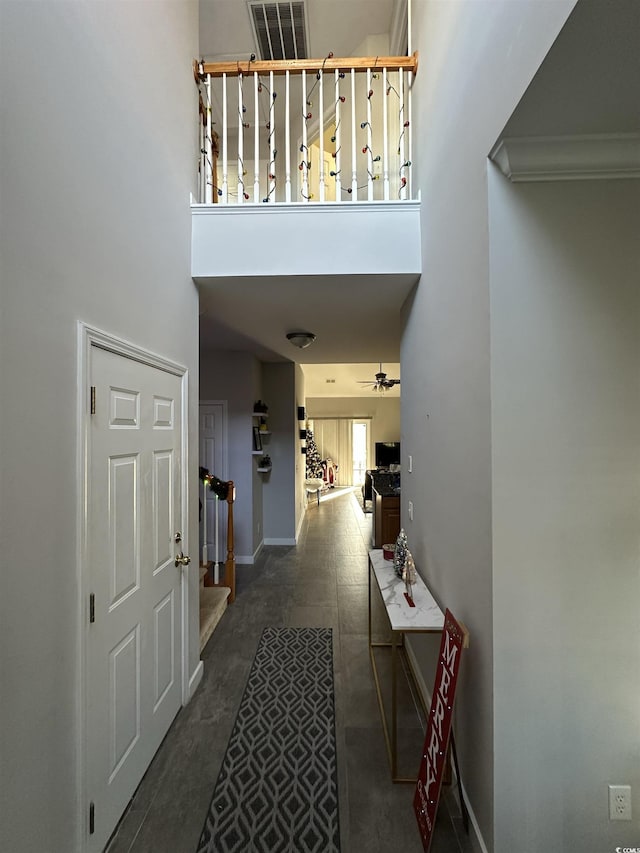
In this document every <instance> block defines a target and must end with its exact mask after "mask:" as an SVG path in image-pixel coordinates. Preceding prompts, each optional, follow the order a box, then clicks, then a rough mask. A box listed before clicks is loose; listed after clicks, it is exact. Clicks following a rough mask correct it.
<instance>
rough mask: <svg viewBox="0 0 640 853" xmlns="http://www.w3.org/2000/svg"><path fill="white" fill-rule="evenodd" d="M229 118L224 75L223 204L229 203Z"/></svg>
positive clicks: (223, 76)
mask: <svg viewBox="0 0 640 853" xmlns="http://www.w3.org/2000/svg"><path fill="white" fill-rule="evenodd" d="M228 130H229V127H228V117H227V75H226V74H223V75H222V187H221V189H222V203H223V204H228V203H229V185H228V164H227V151H228V145H227V142H228V140H227V133H228Z"/></svg>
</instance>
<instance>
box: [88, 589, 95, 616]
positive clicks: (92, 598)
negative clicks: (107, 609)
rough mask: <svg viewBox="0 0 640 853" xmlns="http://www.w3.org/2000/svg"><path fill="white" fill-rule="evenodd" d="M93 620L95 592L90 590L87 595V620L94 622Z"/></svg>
mask: <svg viewBox="0 0 640 853" xmlns="http://www.w3.org/2000/svg"><path fill="white" fill-rule="evenodd" d="M95 621H96V597H95V594H94V593H93V592H92V593H91V594H90V595H89V622H95Z"/></svg>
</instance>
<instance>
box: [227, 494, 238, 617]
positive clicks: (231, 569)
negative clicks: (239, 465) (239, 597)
mask: <svg viewBox="0 0 640 853" xmlns="http://www.w3.org/2000/svg"><path fill="white" fill-rule="evenodd" d="M235 498H236V489H235V486H234V485H233V480H229V483H228V490H227V559H226V561H225V564H224V570H225V571H224V574H225V585H226V586H228V587H229V588H230V589H231V592H230V593H229V604H233V602H234V601H235V600H236V558H235V554H234V553H233V549H234V538H233V502H234V500H235Z"/></svg>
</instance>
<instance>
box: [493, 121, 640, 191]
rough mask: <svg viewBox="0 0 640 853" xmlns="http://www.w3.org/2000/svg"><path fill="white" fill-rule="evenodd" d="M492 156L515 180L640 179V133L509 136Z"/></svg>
mask: <svg viewBox="0 0 640 853" xmlns="http://www.w3.org/2000/svg"><path fill="white" fill-rule="evenodd" d="M489 157H490V159H491V160H493V162H494V163H495V164H496V165H497V166H498V168H499V169H500V171H501V172H502V173H503V175H505V176H506V177H507V178H509V180H510V181H513V182H514V183H516V182H519V181H582V180H596V179H605V178H606V179H611V178H640V133H603V134H585V135H582V136H529V137H520V138H516V137H513V138H505V139H501V140H500V142H498V144H497V145H496V146H495V147H494V148H493V150H492V151H491V153H490V154H489Z"/></svg>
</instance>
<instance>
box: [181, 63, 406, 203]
mask: <svg viewBox="0 0 640 853" xmlns="http://www.w3.org/2000/svg"><path fill="white" fill-rule="evenodd" d="M417 65H418V57H417V53H414V54H412V55H411V56H401V57H398V56H395V57H393V56H389V57H350V58H346V59H345V58H335V57H331V56H329V57H326V58H325V59H322V60H314V59H311V60H280V61H274V62H271V61H261V60H255V59H253V60H247V61H240V62H238V61H236V62H217V63H212V62H199V61H196V62H194V76H195V78H196V81H197V83H198V86H199V88H200V110H201V113H202V114H203V115H202V119H201V128H200V140H201V158H200V161H199V168H200V176H199V178H200V179H199V186H200V200H201V202H203V203H212V202H214V203H215V202H218V201H219V202H221V203H222V204H228V203H229V200H230V195H231V196H232V197H233V196H234V195H236V192H235V186H234V188H233V191H232V192H231V193H229V177H230V175H229V155H230V154H231V157H232V161H236V160H237V170H238V174H237V201H236V199H232V200H233V202H234V203H238V204H242V203H244V202H247V201H249V193H248V192H247V189H248V186H249V184H248V183H247V181H246V180H245V175H246V174H247V173H248V169H247V166H248V163H247V162H246V160H247V155H248V149H247V146H245V144H244V130H245V129H246V128H248V127H249V124H248V122H247V118H248V116H246V115H244V110H245V103H244V95H243V81H244V79H245V78H246V79H247V80H248V79H251V76H253V87H250V91H251V89H252V90H253V91H252V96H253V98H254V109H253V111H252V112H253V115H252V117H251V119H252V120H253V124H254V133H253V149H254V150H253V157H254V164H253V174H252V177H251V178H250V179H249V183H250V182H251V181H252V182H253V192H251V201H252V202H253V203H254V204H256V203H259V202H265V201H270V202H278V203H282V202H285V203H291V202H293V201H302V202H303V203H306V202H308V201H309V199H310V198H311V197H312V195H316V198H315V199H314V201H320V202H324V201H326V199H327V195H328V190H327V187H328V181H329V179H330V178H333V179H334V186H335V201H336V202H337V203H340V202H343V201H349V202H357V201H358V200H359V198H358V196H359V193H360V194H363V192H364V191H365V190H366V195H364V197H366V198H367V200H368V201H374V200H376V199H380V200H384V201H390V200H394V201H395V200H399V199H400V200H403V199H407V198H411V197H412V193H411V169H410V162H411V157H412V147H413V145H412V138H411V129H410V123H411V87H412V83H413V79H414V75H415V73H416V71H417ZM349 69H350V71H351V74H350V78H351V87H350V88H351V110H350V113H351V185H350V189H349V191H348V193H347V194H344V189H343V185H344V184H345V183H347V182H348V179H347V181H343V179H342V169H343V168H344V166H345V165H346V164H345V162H344V158H343V157H342V142H343V141H345V140H346V137H345V134H344V133H343V128H342V126H341V120H342V119H344V118H345V116H343V115H342V112H343V111H342V106H341V105H342V103H343V101H342V99H341V94H340V89H341V82H340V81H341V80H342V79H343V78H344V77H345V76H346V74H348V72H349ZM307 71H311V72H313V74H314V84H313V85H312V84H311V82H310V80H307V77H306V73H307ZM325 71H328V72H331V71H333V74H334V87H333V88H334V90H335V104H334V109H333V110H331V107H330V106H329V107H328V112H327V113H326V114H325V109H324V102H325V87H324V76H325ZM390 72H391V73H392V74H393V75H394V77H395V73H396V72H397V75H398V83H397V86H398V88H397V89H396V88H395V86H393V85H391V83H390V78H389V74H390ZM292 73H294V74H299V75H300V77H301V78H302V87H301V88H302V110H301V111H300V112H299V111H298V109H297V108H296V107H294V109H291V101H290V98H291V95H292V86H291V74H292ZM267 74H268V81H269V88H268V92H269V105H268V117H267V116H263V117H262V119H261V112H262V110H261V106H263V107H264V106H265V101H264V100H262V99H263V98H264V97H265V95H264V94H261V93H262V89H263V86H264V88H265V89H266V88H267V86H266V85H264V84H262V83H261V80H262V79H264V77H261V75H265V76H266V75H267ZM356 74H361V77H360V83H359V84H358V85H356ZM229 75H231V76H235V77H236V78H237V99H238V101H237V113H238V136H237V149H236V148H235V144H236V143H235V137H233V139H232V140H230V138H229V132H230V130H232V126H233V121H232V122H231V126H230V119H229V109H232V110H233V109H235V106H236V105H235V95H234V96H233V97H232V103H229V92H228V90H227V82H228V81H227V77H228V76H229ZM278 75H283V76H284V77H285V81H284V90H285V91H284V92H279V93H276V92H275V89H274V80H275V77H277V76H278ZM405 75H406V76H405ZM378 76H380V77H381V78H382V79H381V81H380V82H381V83H382V91H380V83H376V81H377V80H378ZM365 78H366V83H365ZM214 79H218V80H219V84H218V85H219V86H220V88H221V92H220V89H218V90H217V91H218V93H219V98H220V100H218V94H214V92H213V88H212V81H213V80H214ZM392 79H393V78H392ZM372 81H373V82H372ZM394 82H395V81H394ZM364 85H366V87H367V88H366V90H365V93H364V94H365V96H366V99H367V100H366V104H365V103H364V101H363V100H362V99H360V101H359V102H357V101H356V97H358V98H361V94H362V92H363V88H364ZM372 85H373V87H374V88H375V93H374V94H369V93H370V92H372V91H373V90H372V88H371V87H372ZM345 87H346V88H348V85H347V84H345ZM316 89H317V92H316V91H315V90H316ZM391 91H393V93H394V100H395V97H397V98H398V101H399V108H398V121H397V126H398V133H397V138H396V134H395V124H396V122H395V119H393V118H392V119H391V120H390V115H389V103H388V102H389V94H388V93H390V92H391ZM314 92H315V97H314V106H313V108H310V107H309V105H308V104H307V97H308V96H309V97H312V96H313V93H314ZM244 94H246V93H244ZM277 94H280V98H279V99H278V100H276V96H277ZM282 95H284V98H283V97H282ZM214 98H215V100H216V103H221V106H222V113H221V116H216V122H219V123H220V124H221V133H222V152H221V153H222V157H221V162H220V164H219V165H220V168H219V170H218V168H217V163H216V161H217V140H218V138H219V137H218V135H217V134H216V133H215V131H214V121H213V118H212V112H213V110H212V106H213V101H214ZM205 101H206V106H205V104H204V102H205ZM278 104H279V105H280V106H278ZM311 112H312V113H313V116H314V117H317V123H316V121H315V120H314V121H313V122H312V124H311V126H312V127H313V128H314V130H313V136H310V132H309V126H310V125H309V122H310V118H311V116H310V115H309V113H311ZM347 115H348V114H347ZM276 116H278V120H279V121H280V122H281V128H282V133H283V134H284V140H283V139H282V138H280V140H279V141H280V145H281V147H282V148H283V149H284V150H283V151H282V152H281V153H280V155H279V156H278V152H277V139H276V135H277V136H278V137H280V135H281V133H280V131H279V130H278V131H277V123H276ZM232 119H233V116H232ZM327 120H329V122H332V121H334V120H335V136H334V137H333V138H332V148H331V150H330V152H329V153H330V154H331V158H332V161H331V160H330V161H329V162H330V163H331V165H330V166H327V167H326V168H325V158H324V153H325V151H327V150H328V149H327V144H326V143H325V138H324V134H325V130H326V129H327ZM283 122H284V124H283ZM265 124H267V129H268V139H267V146H266V151H265V149H264V147H263V149H262V156H261V150H260V146H261V144H262V145H264V142H263V140H264V137H263V136H262V133H263V127H264V125H265ZM363 129H365V131H366V132H365V133H364V134H363V133H362V130H363ZM316 130H317V132H318V146H317V149H316V142H315V138H316V136H315V134H316ZM344 130H346V131H347V134H348V125H345V128H344ZM276 131H277V133H276ZM214 137H215V140H216V142H214ZM292 137H293V141H292ZM360 140H362V141H360ZM310 141H313V143H314V145H313V151H314V154H315V153H317V150H318V151H319V163H318V170H317V185H316V169H315V162H313V161H312V156H311V153H310V151H309V143H310ZM334 143H335V145H334ZM292 144H293V145H294V148H295V147H296V146H300V151H299V153H300V155H301V156H300V160H298V161H296V160H295V156H297V153H298V152H297V151H296V153H295V155H294V160H293V163H292V159H291V158H292V153H293V152H292V147H291V146H292ZM230 145H231V146H232V147H233V150H231V148H230ZM347 145H348V142H347ZM214 148H215V150H216V156H215V157H214ZM396 149H397V151H396ZM396 154H397V156H398V157H399V158H400V159H399V161H396ZM249 156H250V155H249ZM347 158H348V154H347ZM380 160H381V161H382V162H381V163H380V162H379V161H380ZM265 161H266V167H267V168H266V175H264V176H263V175H262V171H263V170H264V168H265ZM310 162H313V184H312V183H311V182H310V178H311V177H312V176H311V173H310V167H309V163H310ZM396 162H398V168H397V169H396V167H395V164H396ZM376 164H377V166H376ZM296 165H298V166H299V171H300V172H302V174H301V175H299V176H298V180H299V183H297V184H296V186H295V187H292V183H293V182H294V180H293V178H292V174H291V172H292V169H293V172H294V175H295V171H296V170H295V166H296ZM249 168H250V167H249ZM347 168H348V167H347ZM365 172H366V182H365V181H364V180H363V178H364V177H365ZM331 173H333V174H331ZM232 174H233V173H232ZM378 180H380V181H381V186H380V188H379V189H376V188H375V181H378ZM235 183H236V181H235V180H234V184H235ZM396 190H397V192H396Z"/></svg>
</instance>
